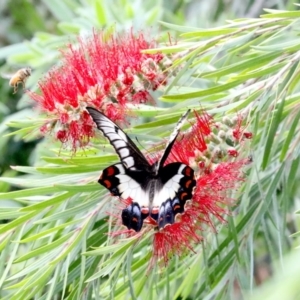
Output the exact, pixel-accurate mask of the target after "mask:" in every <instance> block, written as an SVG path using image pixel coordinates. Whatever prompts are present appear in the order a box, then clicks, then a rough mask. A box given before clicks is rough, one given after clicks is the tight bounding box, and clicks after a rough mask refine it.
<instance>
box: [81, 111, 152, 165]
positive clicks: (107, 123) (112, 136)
mask: <svg viewBox="0 0 300 300" xmlns="http://www.w3.org/2000/svg"><path fill="white" fill-rule="evenodd" d="M86 109H87V111H88V112H89V114H90V116H91V117H92V119H93V120H94V122H95V123H96V125H97V128H98V129H99V130H100V131H102V132H103V134H104V136H106V137H107V138H108V140H109V142H110V143H111V144H112V146H113V147H114V148H115V150H116V153H117V154H118V156H119V157H120V160H121V162H122V164H123V165H124V167H125V168H126V169H129V170H143V169H146V170H148V169H149V168H150V165H149V163H148V161H147V159H146V158H145V156H144V155H143V154H142V152H141V151H140V150H139V149H138V147H137V146H136V145H135V144H134V142H133V141H132V140H131V139H130V138H129V136H128V135H127V134H126V133H125V132H124V131H123V130H122V129H121V128H120V127H119V126H118V125H117V124H115V123H114V122H113V121H111V120H110V119H109V118H107V117H106V116H105V115H104V114H102V113H101V112H100V111H98V110H97V109H95V108H92V107H87V108H86Z"/></svg>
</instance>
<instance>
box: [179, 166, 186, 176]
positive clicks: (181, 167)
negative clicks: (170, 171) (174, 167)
mask: <svg viewBox="0 0 300 300" xmlns="http://www.w3.org/2000/svg"><path fill="white" fill-rule="evenodd" d="M185 167H186V165H184V164H182V165H181V166H180V167H179V169H178V171H177V173H178V174H182V171H183V169H184V168H185Z"/></svg>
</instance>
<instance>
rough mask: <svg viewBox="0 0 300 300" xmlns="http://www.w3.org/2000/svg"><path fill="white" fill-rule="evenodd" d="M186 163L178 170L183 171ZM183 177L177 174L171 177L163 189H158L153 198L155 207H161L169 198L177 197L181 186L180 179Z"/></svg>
mask: <svg viewBox="0 0 300 300" xmlns="http://www.w3.org/2000/svg"><path fill="white" fill-rule="evenodd" d="M184 167H185V165H183V166H180V168H179V170H178V172H179V171H180V172H181V171H182V169H183V168H184ZM182 177H183V175H180V174H176V175H174V176H173V177H171V178H170V179H169V180H168V181H167V182H166V183H165V184H164V186H163V187H162V189H161V190H158V191H157V190H156V191H155V194H154V198H153V207H156V206H157V207H160V206H161V205H162V203H164V202H165V201H167V200H168V199H171V200H173V199H174V198H175V195H176V193H177V192H178V190H179V188H180V184H179V181H180V179H181V178H182Z"/></svg>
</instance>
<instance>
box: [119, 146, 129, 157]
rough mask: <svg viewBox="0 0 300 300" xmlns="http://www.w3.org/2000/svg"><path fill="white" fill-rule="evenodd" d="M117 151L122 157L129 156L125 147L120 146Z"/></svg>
mask: <svg viewBox="0 0 300 300" xmlns="http://www.w3.org/2000/svg"><path fill="white" fill-rule="evenodd" d="M119 153H120V155H121V156H122V157H126V156H129V154H130V152H129V150H128V149H127V148H122V149H120V150H119Z"/></svg>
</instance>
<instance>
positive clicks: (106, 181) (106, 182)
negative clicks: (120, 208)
mask: <svg viewBox="0 0 300 300" xmlns="http://www.w3.org/2000/svg"><path fill="white" fill-rule="evenodd" d="M103 184H104V185H105V187H106V188H107V189H110V188H111V186H112V184H111V182H110V181H109V180H103Z"/></svg>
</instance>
